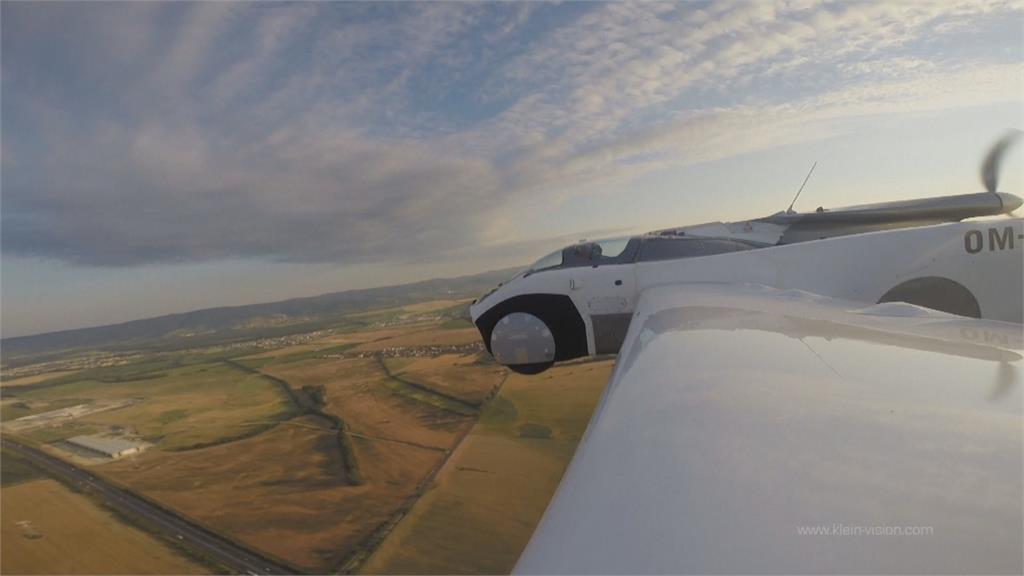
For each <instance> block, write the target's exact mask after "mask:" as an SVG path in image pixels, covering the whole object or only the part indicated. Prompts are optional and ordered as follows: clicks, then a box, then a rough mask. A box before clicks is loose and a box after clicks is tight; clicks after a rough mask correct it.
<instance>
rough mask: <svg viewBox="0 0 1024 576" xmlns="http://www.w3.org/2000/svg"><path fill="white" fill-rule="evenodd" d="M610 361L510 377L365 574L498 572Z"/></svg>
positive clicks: (566, 454) (546, 493)
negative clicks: (533, 374)
mask: <svg viewBox="0 0 1024 576" xmlns="http://www.w3.org/2000/svg"><path fill="white" fill-rule="evenodd" d="M611 368H612V362H611V361H602V362H590V363H578V364H570V365H566V366H558V367H555V368H552V369H551V370H549V371H548V372H546V373H544V374H542V375H540V376H518V375H516V376H511V377H510V378H509V379H508V380H507V381H506V382H505V384H504V385H503V387H502V389H501V393H500V394H499V395H498V396H497V397H496V398H495V399H494V400H492V401H491V403H490V404H489V405H488V407H487V409H486V410H485V411H484V413H483V414H482V415H481V418H480V421H479V423H478V424H477V425H476V426H475V427H474V428H473V430H472V431H471V432H470V433H469V435H468V436H467V437H466V439H465V440H463V441H462V444H461V445H460V446H459V448H458V449H457V450H456V451H455V453H454V454H452V456H451V458H450V459H449V460H448V462H447V463H446V464H445V466H444V468H443V469H442V470H441V473H440V474H439V475H438V477H437V478H436V480H435V482H434V485H433V486H432V487H431V488H430V490H428V491H427V493H426V494H424V495H423V496H422V497H421V498H420V499H419V500H418V501H417V502H416V504H415V505H414V506H413V508H412V510H410V512H409V514H407V515H406V516H405V517H404V518H403V519H402V521H401V522H399V523H398V525H397V526H396V527H395V529H394V530H393V531H392V532H391V533H390V534H389V535H388V537H387V538H386V539H385V540H384V542H383V543H382V544H381V545H380V547H378V548H377V550H376V552H375V553H374V554H373V555H372V556H371V557H370V558H369V559H368V560H367V561H366V562H365V563H364V564H363V566H362V567H361V568H360V572H362V573H366V574H438V573H441V574H502V573H507V572H508V571H510V570H511V569H512V567H513V566H514V564H515V561H516V559H517V558H518V557H519V554H520V553H521V552H522V549H523V548H524V547H525V546H526V543H527V541H528V540H529V538H530V535H531V534H532V533H533V529H534V527H535V525H536V523H537V521H538V520H539V519H540V516H541V515H542V514H543V512H544V509H545V508H546V507H547V503H548V501H549V499H550V498H551V495H552V494H553V493H554V490H555V488H556V487H557V486H558V483H559V481H560V480H561V477H562V474H563V473H564V471H565V468H566V466H568V464H569V460H570V459H571V458H572V454H573V453H574V451H575V449H576V444H577V443H578V442H579V438H580V437H581V435H582V434H583V431H584V430H585V428H586V425H587V422H588V421H589V419H590V415H591V413H592V411H593V407H594V405H595V404H596V402H597V399H598V398H599V396H600V394H601V391H602V390H603V389H604V385H605V383H606V382H607V380H608V376H609V374H610V373H611Z"/></svg>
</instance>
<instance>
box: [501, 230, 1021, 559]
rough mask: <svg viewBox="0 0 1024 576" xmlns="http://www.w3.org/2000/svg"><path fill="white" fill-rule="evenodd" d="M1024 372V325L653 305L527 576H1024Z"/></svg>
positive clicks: (868, 310)
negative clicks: (992, 575)
mask: <svg viewBox="0 0 1024 576" xmlns="http://www.w3.org/2000/svg"><path fill="white" fill-rule="evenodd" d="M1017 226H1019V222H1018V224H1017ZM944 228H945V227H944ZM917 232H919V231H912V232H907V233H903V234H910V235H913V236H915V238H914V239H913V240H911V241H910V242H911V245H910V246H909V247H912V248H913V247H914V246H913V243H914V242H916V241H918V240H921V241H926V240H927V241H928V242H927V244H928V245H931V246H933V247H935V249H936V250H937V251H938V252H929V251H928V250H917V249H916V248H915V252H920V253H921V254H920V255H919V256H918V258H930V257H929V256H928V255H927V254H929V253H930V254H932V256H934V257H935V259H936V260H935V262H934V265H935V266H939V267H940V269H944V268H941V267H944V266H947V265H948V264H946V263H944V262H943V257H942V253H943V252H944V251H945V250H946V248H947V245H946V242H945V239H946V238H947V235H945V234H944V233H940V232H943V231H942V230H932V231H921V232H923V234H921V235H918V234H917ZM844 242H849V240H845V241H844ZM859 246H860V247H861V248H863V249H871V248H872V247H875V244H873V242H872V241H867V242H865V243H863V244H859ZM782 251H783V249H779V253H782ZM826 252H827V251H824V252H817V251H816V250H810V251H805V252H804V256H805V257H806V258H809V259H813V260H812V263H815V264H817V265H819V266H822V267H825V269H824V270H823V271H824V272H828V271H833V270H835V269H836V268H835V266H834V265H833V264H832V262H831V261H830V259H829V258H828V256H827V254H826ZM755 255H756V256H757V257H761V256H762V255H763V252H761V251H759V252H758V253H756V254H755V253H752V254H751V256H755ZM869 255H871V256H878V257H879V258H880V259H882V260H884V261H886V262H890V260H887V259H885V258H884V256H885V255H884V254H877V255H875V254H870V253H865V258H866V260H867V261H869V262H870V261H871V258H867V256H869ZM735 256H736V255H734V256H730V257H729V258H735ZM771 257H772V258H773V259H774V258H775V255H772V256H771ZM907 258H909V257H907ZM709 260H710V259H709ZM847 261H848V262H850V259H848V260H847ZM853 261H854V262H855V261H856V259H853ZM774 262H775V264H776V265H777V266H780V267H781V272H780V275H779V276H777V277H776V281H778V282H779V283H785V282H788V278H789V277H788V276H787V275H786V273H785V272H786V270H787V269H788V264H789V261H788V260H787V259H785V258H782V257H779V258H777V259H775V260H774ZM806 263H807V262H806V261H805V264H806ZM891 263H892V264H893V265H897V264H903V265H906V264H908V263H910V264H915V263H921V264H922V265H923V264H924V262H921V261H920V260H913V259H899V258H896V259H895V260H892V261H891ZM750 265H751V266H753V265H754V264H750ZM915 265H916V264H915ZM703 266H706V267H704V268H700V270H702V271H704V270H708V269H710V264H708V265H703ZM849 266H850V267H851V268H853V267H855V265H852V264H849ZM805 270H807V271H808V273H805V274H804V275H803V278H805V279H807V281H813V282H817V283H818V284H819V285H821V286H824V287H826V288H829V287H830V286H834V287H835V288H836V289H839V288H840V287H841V286H842V284H841V283H838V282H836V283H835V284H829V283H828V282H826V281H824V280H818V279H816V278H814V277H812V276H811V275H810V274H809V272H810V271H813V270H815V267H814V266H808V267H807V268H805ZM694 271H696V269H695V268H693V267H687V270H686V273H693V272H694ZM679 272H680V273H682V272H683V271H682V270H681V269H680V270H679ZM723 273H724V272H723ZM754 273H755V274H767V272H765V271H759V270H755V271H754ZM886 273H889V272H886ZM1019 273H1020V269H1019V267H1018V268H1017V274H1018V278H1017V280H1016V281H1017V284H1016V286H1019ZM644 274H647V275H648V278H651V277H652V276H654V275H655V273H654V272H641V276H643V275H644ZM665 274H666V276H667V275H668V273H667V272H666V273H665ZM898 274H899V272H898V271H897V270H893V271H891V277H890V278H889V279H887V281H888V280H891V278H894V277H896V276H898ZM866 275H867V274H866ZM848 276H849V278H848V279H847V281H852V282H854V283H855V285H856V287H853V288H849V290H851V291H856V294H858V295H861V296H863V297H864V298H872V297H874V295H875V294H876V293H877V292H878V291H879V290H881V289H882V288H881V287H875V286H872V285H870V284H869V283H867V282H863V281H860V280H857V279H854V278H853V276H854V275H848ZM1004 280H1009V279H1008V278H1004ZM649 281H653V280H649ZM665 281H666V282H667V281H668V279H667V278H666V279H665ZM979 289H984V287H979ZM1017 294H1018V296H1019V292H1017ZM1003 312H1013V310H1004V311H1003ZM1021 352H1022V334H1021V326H1020V325H1017V324H1008V323H1001V322H991V321H983V320H975V319H968V318H962V317H957V316H951V315H947V314H942V313H937V312H933V311H928V310H925V309H921V308H918V307H914V306H909V305H904V304H897V303H890V304H882V305H876V306H867V307H865V306H864V305H863V304H861V303H857V302H849V301H834V300H831V299H828V298H823V297H821V296H817V295H813V294H808V293H805V292H800V291H795V290H789V291H778V290H775V289H772V288H767V287H763V286H751V285H740V286H735V285H734V286H726V285H716V284H680V285H674V286H664V287H657V288H651V289H648V290H646V291H645V292H644V293H643V294H642V296H641V298H640V301H639V303H638V309H637V312H636V315H635V316H634V318H633V322H632V324H631V325H630V329H629V333H628V335H627V337H626V341H625V344H624V346H623V348H622V351H621V353H620V356H619V362H618V364H617V365H616V369H615V373H614V375H613V377H612V381H611V382H610V383H609V385H608V388H607V389H606V391H605V393H604V396H603V397H602V399H601V402H600V403H599V405H598V408H597V410H596V411H595V414H594V417H593V419H592V420H591V423H590V426H589V428H588V430H587V433H586V435H585V437H584V438H583V440H582V442H581V444H580V446H579V448H578V449H577V452H576V455H575V457H574V459H573V461H572V463H571V465H570V467H569V469H568V471H567V472H566V475H565V477H564V478H563V480H562V483H561V485H560V486H559V489H558V492H557V493H556V495H555V497H554V499H553V500H552V502H551V504H550V506H549V507H548V510H547V512H546V513H545V515H544V518H543V519H542V521H541V523H540V525H539V526H538V528H537V530H536V531H535V533H534V536H533V538H532V540H531V542H530V544H529V545H528V547H527V549H526V550H525V552H524V553H523V555H522V557H521V558H520V561H519V563H518V565H517V567H516V572H517V573H531V574H581V573H585V574H598V573H613V574H646V573H672V574H684V573H761V574H767V573H807V572H810V573H896V572H901V573H1016V574H1020V573H1021V571H1022V547H1024V544H1022V537H1024V534H1022V439H1021V435H1022V425H1024V424H1022V409H1021V407H1022V391H1021V388H1022V384H1024V372H1022V368H1024V366H1022V356H1021ZM897 529H899V530H902V531H908V532H916V533H913V534H910V533H904V534H903V535H894V534H892V533H889V532H890V531H895V530H897ZM815 530H817V531H819V533H818V534H811V533H809V532H811V531H815ZM822 531H823V532H824V533H822ZM846 531H848V532H850V533H846ZM869 531H872V532H870V533H868V532H869Z"/></svg>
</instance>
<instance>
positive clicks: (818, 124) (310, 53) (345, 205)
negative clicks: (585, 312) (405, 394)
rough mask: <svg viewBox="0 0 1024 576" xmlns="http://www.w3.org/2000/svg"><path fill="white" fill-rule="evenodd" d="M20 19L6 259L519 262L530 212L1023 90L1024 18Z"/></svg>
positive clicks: (806, 11)
mask: <svg viewBox="0 0 1024 576" xmlns="http://www.w3.org/2000/svg"><path fill="white" fill-rule="evenodd" d="M2 10H3V20H2V26H3V30H2V32H3V34H2V42H3V61H2V75H3V83H2V90H3V94H2V96H3V102H2V105H3V111H2V112H3V130H2V140H3V142H2V150H3V155H2V162H3V202H4V203H3V214H2V224H3V227H2V239H3V251H4V253H7V254H13V255H19V256H40V257H45V258H51V259H57V260H62V261H66V262H71V263H76V264H85V265H110V266H126V265H137V264H144V263H159V262H180V261H210V260H218V259H226V258H239V257H243V258H245V257H251V258H262V259H267V260H280V261H291V262H344V263H359V262H389V261H390V262H402V261H410V260H418V261H422V260H424V259H429V258H436V259H441V258H448V257H454V256H462V255H465V254H466V253H467V246H481V248H479V249H477V250H478V251H479V250H492V251H494V253H502V252H503V250H505V249H506V248H508V247H509V246H520V245H522V243H523V242H526V241H528V240H527V239H525V238H523V237H522V236H521V235H517V232H516V230H517V226H516V222H514V221H510V220H509V219H508V217H507V213H508V212H507V210H506V209H507V207H508V206H510V205H513V204H516V205H522V204H525V203H529V202H531V201H536V200H537V199H550V198H551V197H552V196H555V195H558V194H563V193H568V192H565V190H570V189H572V190H579V188H580V184H581V183H587V182H593V183H599V182H608V181H615V180H623V181H626V180H628V179H629V178H632V177H635V176H638V175H641V174H644V173H648V172H650V171H652V170H659V169H662V168H664V167H665V166H667V165H672V164H678V163H693V162H701V161H706V160H710V159H714V158H721V157H726V156H729V155H732V154H738V153H743V152H749V151H752V150H758V149H764V148H769V147H772V146H778V145H780V144H786V143H793V142H801V141H808V140H814V139H818V138H824V137H827V136H829V135H833V134H836V133H838V132H841V131H843V130H848V129H850V122H851V121H852V120H854V119H857V118H863V117H865V116H885V115H889V114H898V113H908V112H920V111H923V110H937V109H945V108H951V107H957V106H969V105H978V104H986V103H992V102H1001V101H1008V100H1010V101H1012V100H1015V99H1019V95H1020V92H1021V71H1022V68H1021V57H1022V55H1021V53H1020V45H1021V31H1020V27H1019V22H1020V18H1021V14H1022V12H1024V9H1022V6H1021V4H1020V3H1017V2H957V3H939V2H935V3H925V2H912V3H818V2H812V1H808V2H775V3H771V2H738V3H713V4H704V3H700V4H696V3H652V2H643V3H626V2H618V3H609V4H569V5H555V4H534V3H531V4H504V3H496V4H490V3H488V4H467V3H451V4H449V3H411V4H394V3H379V4H378V3H367V4H361V3H295V4H292V3H275V4H258V3H254V4H235V3H220V2H208V3H189V4H184V3H170V4H153V3H138V4H122V3H117V4H103V3H76V4H57V3H5V4H3V7H2ZM538 210H540V208H538ZM503 245H504V246H505V248H502V246H503ZM469 250H470V251H472V249H469Z"/></svg>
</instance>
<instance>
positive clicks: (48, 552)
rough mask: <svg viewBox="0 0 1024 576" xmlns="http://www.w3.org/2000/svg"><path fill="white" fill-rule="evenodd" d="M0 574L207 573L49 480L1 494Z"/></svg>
mask: <svg viewBox="0 0 1024 576" xmlns="http://www.w3.org/2000/svg"><path fill="white" fill-rule="evenodd" d="M0 509H2V517H3V519H2V530H0V537H2V540H0V550H2V554H0V572H3V573H4V574H208V573H210V571H209V569H208V568H205V567H203V566H201V565H199V564H196V563H194V562H191V561H189V560H188V559H186V558H184V557H183V556H180V555H179V554H178V553H177V552H175V551H173V550H172V549H171V548H169V547H167V546H166V545H165V544H163V543H161V542H160V541H158V540H157V539H155V538H154V537H152V536H150V535H148V534H146V533H144V532H142V531H140V530H137V529H134V528H131V527H129V526H128V525H126V524H124V523H123V522H121V521H119V520H118V519H117V518H115V517H114V516H113V515H112V514H111V513H109V512H107V511H106V510H103V509H102V508H100V507H98V506H97V505H95V504H93V503H92V501H90V500H89V499H88V498H86V497H84V496H82V495H79V494H75V493H73V492H71V491H70V490H68V489H67V488H65V487H64V486H62V485H61V484H59V483H57V482H56V481H53V480H34V481H31V482H27V483H24V484H19V485H17V486H10V487H4V488H3V489H0Z"/></svg>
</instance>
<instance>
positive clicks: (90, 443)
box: [66, 436, 150, 459]
mask: <svg viewBox="0 0 1024 576" xmlns="http://www.w3.org/2000/svg"><path fill="white" fill-rule="evenodd" d="M66 442H67V443H69V444H71V445H72V446H74V447H76V448H83V449H85V450H88V451H90V452H96V453H98V454H102V455H103V456H106V457H108V458H114V459H117V458H121V457H123V456H128V455H130V454H137V453H139V452H142V451H143V450H145V449H146V448H148V447H149V446H150V444H148V443H146V442H140V441H137V440H124V439H121V438H108V437H105V436H75V437H73V438H68V439H67V440H66Z"/></svg>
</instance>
